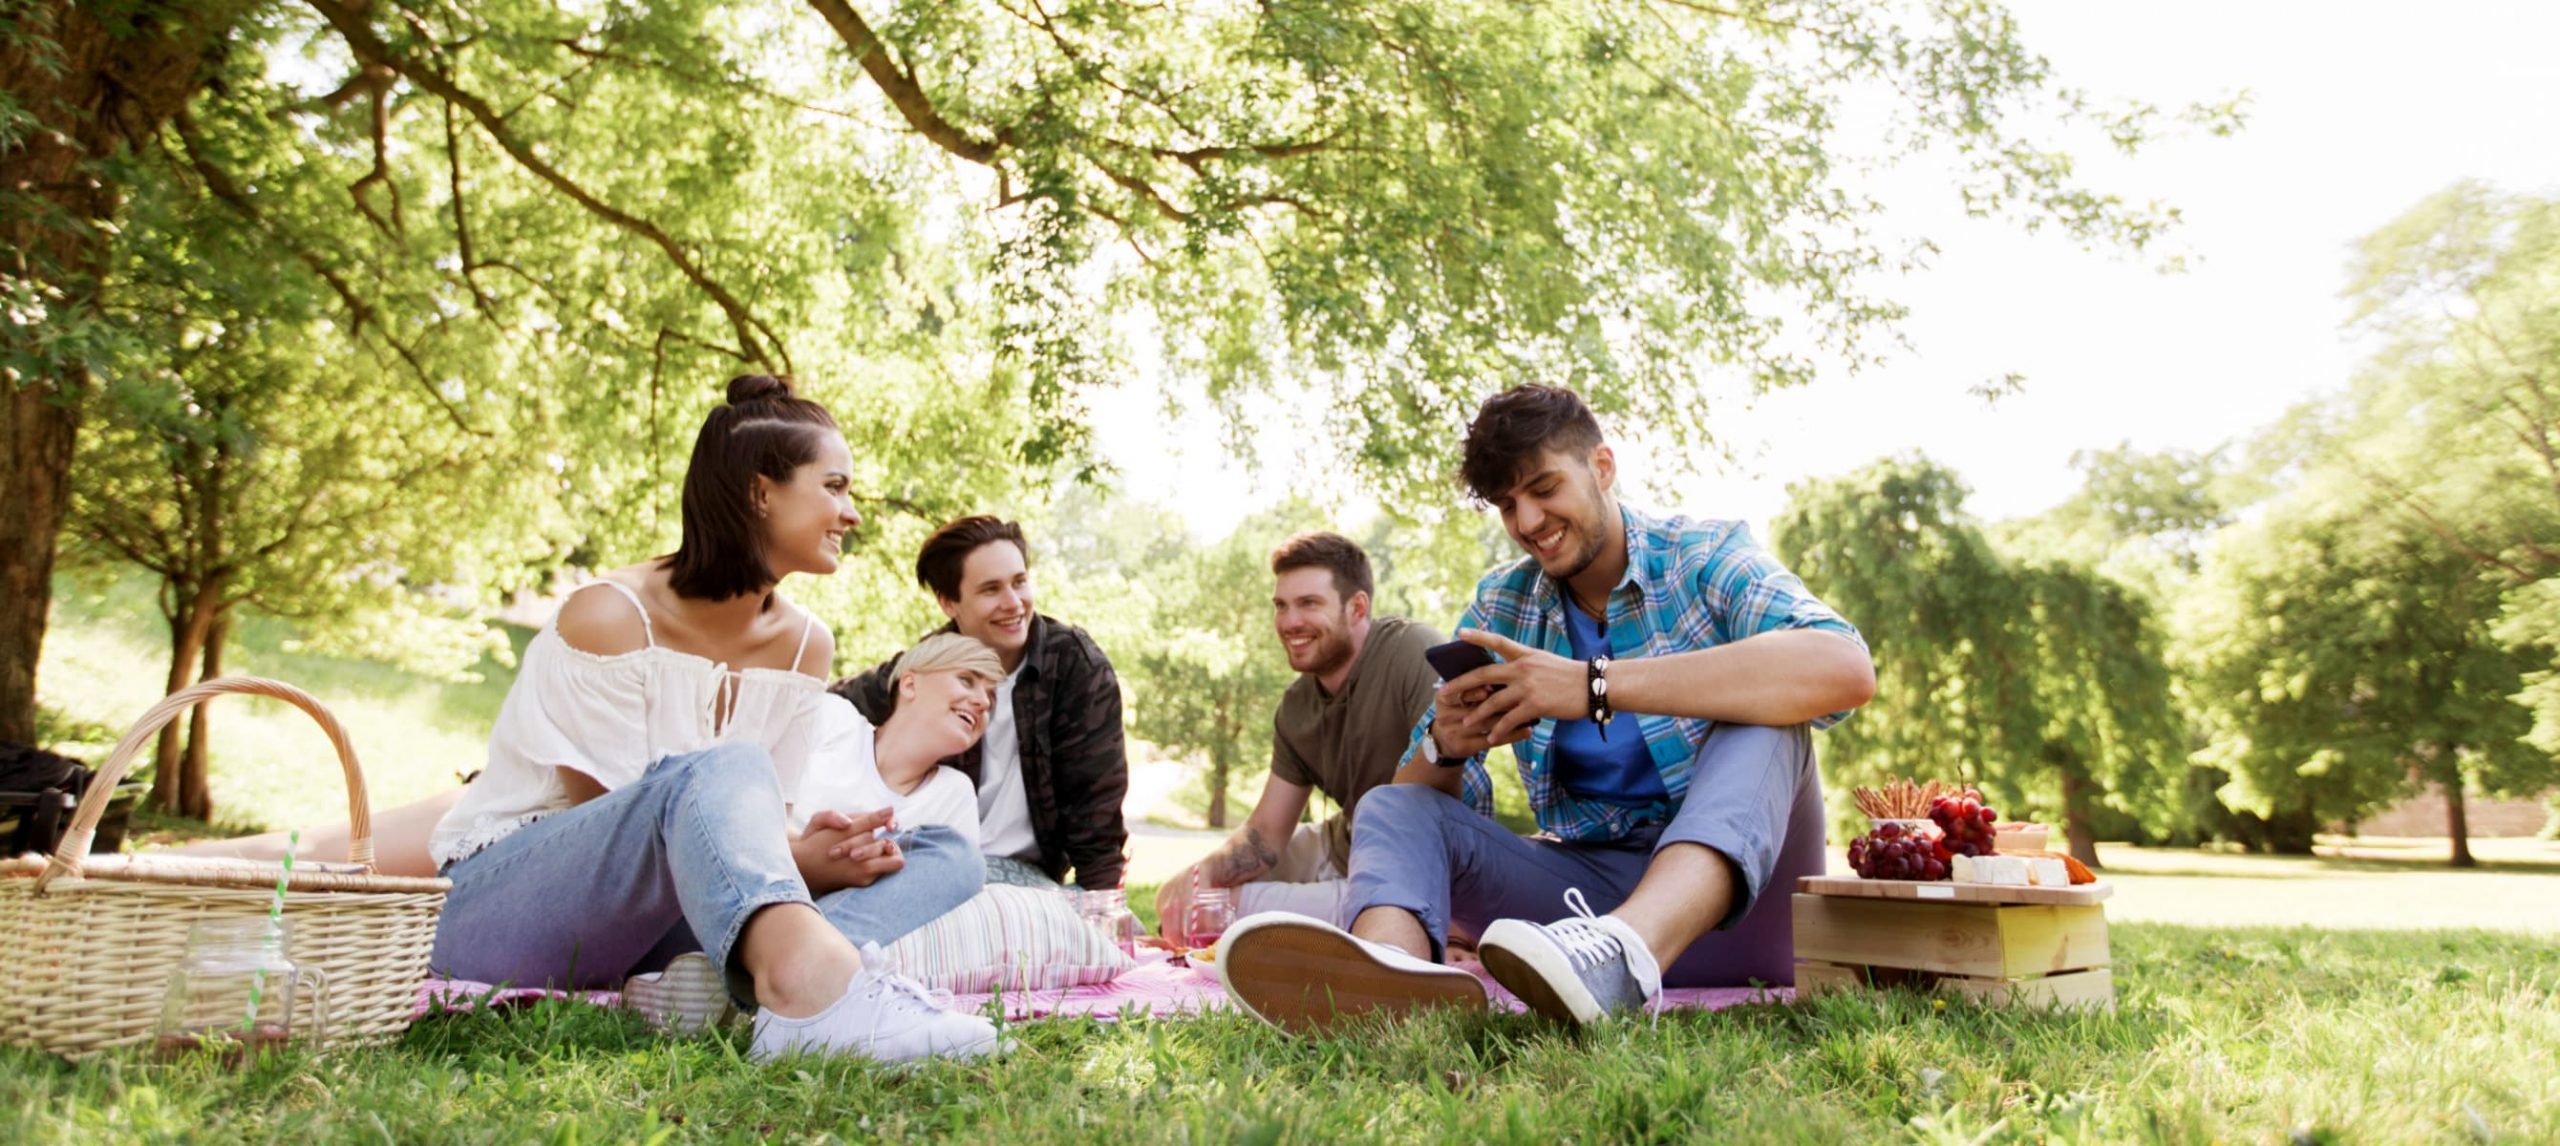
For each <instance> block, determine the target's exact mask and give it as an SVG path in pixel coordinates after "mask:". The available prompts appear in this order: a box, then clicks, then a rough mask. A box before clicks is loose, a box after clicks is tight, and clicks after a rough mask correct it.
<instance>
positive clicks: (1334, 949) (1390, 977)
mask: <svg viewBox="0 0 2560 1146" xmlns="http://www.w3.org/2000/svg"><path fill="white" fill-rule="evenodd" d="M1217 962H1218V982H1219V984H1220V985H1222V986H1224V987H1225V988H1226V989H1227V995H1228V997H1229V998H1232V999H1234V1000H1235V1001H1236V1005H1238V1006H1241V1007H1243V1008H1244V1009H1245V1012H1246V1013H1247V1014H1250V1015H1252V1016H1253V1017H1255V1018H1257V1019H1260V1020H1262V1021H1263V1022H1266V1023H1269V1024H1271V1025H1272V1026H1275V1027H1278V1028H1280V1029H1281V1030H1284V1031H1287V1032H1289V1033H1290V1034H1294V1035H1311V1034H1317V1033H1321V1032H1323V1031H1325V1030H1327V1029H1329V1028H1331V1027H1333V1026H1334V1025H1335V1024H1337V1023H1339V1022H1341V1021H1343V1020H1345V1019H1349V1018H1353V1017H1356V1016H1360V1015H1369V1014H1388V1015H1402V1014H1407V1013H1410V1012H1413V1011H1416V1010H1420V1009H1422V1008H1425V1007H1445V1006H1456V1007H1465V1008H1468V1009H1471V1010H1477V1011H1481V1010H1484V1009H1485V1007H1486V1005H1487V1003H1486V998H1487V997H1486V995H1485V990H1484V983H1483V982H1482V981H1481V980H1479V979H1477V978H1476V977H1475V976H1473V975H1470V974H1468V973H1466V972H1464V971H1461V970H1458V969H1457V968H1455V967H1444V966H1441V965H1440V964H1438V963H1434V962H1431V961H1430V960H1428V959H1417V958H1415V957H1413V956H1411V955H1408V954H1406V953H1404V952H1402V951H1399V950H1397V949H1395V948H1393V947H1388V946H1385V945H1383V944H1378V943H1371V942H1369V941H1368V940H1366V939H1362V938H1360V937H1359V936H1356V935H1353V934H1352V933H1350V932H1348V931H1345V930H1343V929H1341V928H1339V927H1336V926H1334V925H1332V924H1330V923H1326V922H1324V921H1322V920H1318V919H1310V918H1308V917H1306V916H1303V915H1293V914H1290V913H1287V912H1278V911H1272V912H1264V913H1263V914H1260V915H1253V916H1248V917H1246V918H1245V919H1243V920H1241V921H1239V922H1237V923H1236V925H1235V926H1233V927H1230V928H1228V929H1227V933H1226V934H1225V935H1223V936H1220V937H1219V939H1218V955H1217Z"/></svg>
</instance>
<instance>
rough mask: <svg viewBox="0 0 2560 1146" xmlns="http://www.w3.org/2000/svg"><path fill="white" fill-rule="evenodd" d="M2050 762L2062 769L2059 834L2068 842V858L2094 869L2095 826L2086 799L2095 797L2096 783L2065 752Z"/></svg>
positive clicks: (2096, 860)
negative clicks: (2060, 824) (2092, 823)
mask: <svg viewBox="0 0 2560 1146" xmlns="http://www.w3.org/2000/svg"><path fill="white" fill-rule="evenodd" d="M2054 762H2055V763H2056V764H2057V765H2059V767H2058V769H2057V770H2058V771H2060V772H2061V773H2062V834H2063V837H2064V838H2065V839H2068V840H2069V841H2070V842H2071V843H2070V846H2071V858H2073V859H2076V860H2079V861H2080V862H2081V863H2082V864H2085V865H2087V866H2088V867H2090V868H2092V869H2094V868H2097V867H2099V866H2101V865H2100V864H2099V863H2098V839H2097V832H2096V829H2094V828H2091V827H2090V826H2089V802H2090V801H2091V800H2093V799H2096V798H2097V794H2098V785H2097V783H2096V782H2095V781H2093V780H2091V779H2089V777H2088V776H2087V775H2085V774H2083V773H2082V771H2081V769H2080V762H2079V761H2077V760H2075V759H2072V758H2071V757H2070V754H2069V753H2067V752H2066V753H2061V754H2059V755H2057V756H2056V757H2055V760H2054Z"/></svg>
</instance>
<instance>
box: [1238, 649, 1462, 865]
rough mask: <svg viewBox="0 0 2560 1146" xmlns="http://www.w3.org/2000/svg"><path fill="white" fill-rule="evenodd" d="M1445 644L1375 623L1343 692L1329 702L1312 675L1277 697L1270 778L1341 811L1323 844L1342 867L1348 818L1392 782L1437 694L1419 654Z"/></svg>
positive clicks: (1328, 823) (1437, 679)
mask: <svg viewBox="0 0 2560 1146" xmlns="http://www.w3.org/2000/svg"><path fill="white" fill-rule="evenodd" d="M1441 640H1442V638H1441V636H1440V634H1439V633H1438V632H1436V631H1433V630H1432V629H1430V628H1429V627H1427V626H1423V625H1417V624H1415V623H1413V622H1411V621H1408V620H1406V619H1404V618H1402V617H1374V618H1371V619H1370V621H1369V639H1368V640H1366V641H1364V642H1362V643H1361V646H1360V655H1359V656H1358V657H1357V658H1355V659H1353V660H1352V662H1351V675H1350V676H1348V677H1346V678H1344V679H1343V682H1342V690H1341V691H1339V692H1336V693H1334V694H1332V695H1330V696H1328V695H1326V694H1325V691H1324V686H1322V685H1319V684H1317V683H1316V678H1315V677H1314V676H1313V675H1301V676H1299V677H1298V679H1297V680H1296V681H1295V682H1294V683H1292V684H1290V686H1289V691H1288V692H1286V693H1284V694H1282V695H1281V697H1280V711H1279V712H1278V713H1277V714H1275V715H1274V716H1273V717H1272V719H1271V774H1272V775H1273V776H1275V777H1277V778H1279V779H1282V780H1286V781H1288V782H1289V783H1292V784H1297V785H1301V786H1306V787H1312V788H1315V789H1316V790H1318V791H1321V792H1323V793H1324V794H1325V795H1326V796H1327V797H1330V798H1331V799H1332V800H1333V802H1334V803H1336V804H1339V805H1341V806H1342V813H1341V814H1340V815H1337V816H1335V817H1333V818H1332V819H1330V820H1328V821H1326V823H1325V832H1326V840H1325V844H1326V847H1327V848H1328V849H1330V851H1331V854H1332V855H1333V856H1334V857H1335V858H1336V859H1337V860H1347V857H1349V856H1350V854H1351V817H1352V815H1353V814H1354V809H1356V808H1357V807H1358V806H1359V803H1360V797H1361V796H1363V795H1366V794H1367V793H1368V791H1369V789H1371V788H1375V787H1377V786H1378V785H1380V784H1384V783H1386V782H1387V781H1388V780H1390V779H1393V778H1394V777H1395V774H1396V764H1397V762H1398V761H1400V760H1402V759H1403V758H1404V750H1405V742H1406V738H1407V737H1409V736H1411V735H1412V733H1413V725H1414V722H1415V721H1417V720H1420V719H1422V710H1423V709H1426V708H1429V707H1430V706H1431V694H1432V692H1433V690H1435V689H1437V688H1439V687H1440V674H1438V673H1436V672H1433V671H1432V669H1431V662H1429V661H1426V660H1424V659H1422V651H1423V650H1424V649H1427V648H1430V647H1431V646H1433V645H1436V644H1439V643H1440V642H1441Z"/></svg>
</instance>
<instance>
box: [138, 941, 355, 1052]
mask: <svg viewBox="0 0 2560 1146" xmlns="http://www.w3.org/2000/svg"><path fill="white" fill-rule="evenodd" d="M291 926H292V925H291V923H290V922H289V921H287V920H284V919H279V918H269V917H265V916H260V917H255V918H248V919H214V920H207V921H205V922H202V923H198V924H196V925H195V926H194V927H192V928H189V929H188V932H187V953H186V957H185V958H184V959H182V960H180V961H179V963H178V969H177V970H175V971H172V972H170V973H169V989H168V991H167V993H166V994H164V995H162V996H161V1002H160V1024H159V1028H158V1034H157V1037H156V1038H155V1039H154V1040H153V1044H152V1045H153V1046H154V1047H155V1048H156V1049H157V1050H158V1052H159V1053H160V1054H161V1055H163V1056H172V1057H174V1056H178V1055H184V1054H188V1053H191V1052H194V1051H197V1050H209V1051H213V1052H215V1053H216V1054H217V1055H219V1056H220V1057H221V1059H222V1061H223V1062H224V1063H225V1064H226V1065H238V1064H240V1063H241V1062H244V1061H246V1060H249V1059H252V1058H255V1057H256V1056H258V1055H260V1054H263V1053H265V1052H267V1051H271V1050H280V1049H283V1048H285V1047H287V1046H291V1045H295V1044H296V1043H297V1042H299V1043H300V1044H303V1045H308V1046H314V1047H316V1046H318V1045H319V1044H320V1040H321V1038H322V1036H323V1034H324V1028H326V1026H327V1025H328V1021H329V1016H328V991H327V987H326V980H325V979H324V978H323V977H322V975H321V974H320V970H319V969H318V968H316V967H308V968H306V967H300V966H296V965H295V964H294V962H293V960H292V959H290V958H287V957H286V955H285V949H286V944H287V941H288V939H289V937H290V935H291V930H290V929H291ZM304 988H308V989H309V992H310V995H311V999H310V1002H311V1006H312V1010H313V1011H314V1014H313V1016H312V1019H311V1021H310V1022H308V1023H304V1024H302V1025H300V1026H297V1025H296V1020H297V1013H296V1008H295V1003H296V1000H297V998H298V997H299V995H300V993H301V991H302V990H303V989H304Z"/></svg>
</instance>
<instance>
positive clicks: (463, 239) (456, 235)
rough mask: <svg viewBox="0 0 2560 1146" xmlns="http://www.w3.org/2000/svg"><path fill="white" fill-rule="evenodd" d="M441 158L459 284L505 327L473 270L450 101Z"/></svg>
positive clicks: (475, 268)
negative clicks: (450, 193)
mask: <svg viewBox="0 0 2560 1146" xmlns="http://www.w3.org/2000/svg"><path fill="white" fill-rule="evenodd" d="M444 158H445V177H446V178H447V179H449V180H451V182H452V187H453V239H454V245H455V247H456V248H457V249H458V250H459V251H460V252H461V255H462V282H463V285H465V286H467V287H470V288H471V303H472V305H474V306H477V307H479V308H480V314H481V316H482V317H485V318H487V319H488V320H489V321H490V323H491V324H493V325H495V326H496V327H497V328H498V329H500V330H506V329H508V326H507V324H506V321H505V320H503V319H501V318H499V317H498V308H497V304H496V303H495V302H493V301H492V300H491V299H490V298H489V292H487V291H484V290H481V289H480V279H479V276H478V275H477V274H476V273H475V272H477V271H478V270H479V269H480V260H479V256H478V255H476V254H474V253H473V252H472V250H471V212H470V211H469V210H468V209H467V207H466V205H465V203H464V201H463V193H462V133H461V132H460V131H458V130H456V129H455V127H454V123H453V105H452V104H450V103H448V104H445V105H444Z"/></svg>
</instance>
